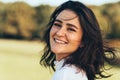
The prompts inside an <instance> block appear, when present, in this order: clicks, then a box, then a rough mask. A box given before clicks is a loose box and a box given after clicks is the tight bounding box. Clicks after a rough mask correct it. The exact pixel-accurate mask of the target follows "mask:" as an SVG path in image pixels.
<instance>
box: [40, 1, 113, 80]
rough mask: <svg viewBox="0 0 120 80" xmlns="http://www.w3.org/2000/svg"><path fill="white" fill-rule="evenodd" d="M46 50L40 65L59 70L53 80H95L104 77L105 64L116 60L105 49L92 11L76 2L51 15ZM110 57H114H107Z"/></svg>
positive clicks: (109, 50)
mask: <svg viewBox="0 0 120 80" xmlns="http://www.w3.org/2000/svg"><path fill="white" fill-rule="evenodd" d="M44 39H45V42H46V47H45V49H44V54H43V56H42V58H41V60H40V63H41V64H42V65H44V66H45V67H47V66H48V67H52V69H53V70H55V69H56V71H55V74H54V76H53V78H52V80H95V78H106V77H108V76H106V75H103V72H104V63H105V62H107V63H111V62H113V60H114V59H115V55H114V49H113V48H110V47H108V46H105V44H104V43H103V40H102V36H101V32H100V28H99V24H98V21H97V20H96V17H95V15H94V13H93V11H92V10H91V9H90V8H88V7H87V6H85V5H84V4H82V3H80V2H77V1H67V2H65V3H63V4H62V5H60V6H58V7H57V9H56V10H55V11H54V13H53V14H52V15H51V18H50V21H49V23H48V29H47V31H46V33H45V36H44ZM106 52H107V55H110V56H112V57H107V56H106Z"/></svg>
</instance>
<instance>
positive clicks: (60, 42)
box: [54, 38, 67, 44]
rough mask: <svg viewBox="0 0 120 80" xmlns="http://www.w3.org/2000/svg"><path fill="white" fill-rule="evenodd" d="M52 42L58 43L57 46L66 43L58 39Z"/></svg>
mask: <svg viewBox="0 0 120 80" xmlns="http://www.w3.org/2000/svg"><path fill="white" fill-rule="evenodd" d="M54 41H55V42H56V43H59V44H66V43H67V42H66V41H63V40H59V39H56V38H54Z"/></svg>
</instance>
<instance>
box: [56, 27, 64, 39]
mask: <svg viewBox="0 0 120 80" xmlns="http://www.w3.org/2000/svg"><path fill="white" fill-rule="evenodd" d="M65 34H66V30H65V28H64V27H61V28H60V29H59V30H58V31H57V33H56V35H57V36H58V37H61V36H65Z"/></svg>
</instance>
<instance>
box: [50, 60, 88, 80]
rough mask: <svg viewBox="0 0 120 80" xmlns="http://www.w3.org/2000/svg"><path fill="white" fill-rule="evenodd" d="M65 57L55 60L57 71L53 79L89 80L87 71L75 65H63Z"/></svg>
mask: <svg viewBox="0 0 120 80" xmlns="http://www.w3.org/2000/svg"><path fill="white" fill-rule="evenodd" d="M63 63H64V59H62V60H61V61H55V66H56V71H55V73H54V76H53V78H52V80H88V78H87V76H86V73H85V72H84V71H83V70H80V69H78V68H77V67H75V66H74V65H68V64H67V65H65V66H63Z"/></svg>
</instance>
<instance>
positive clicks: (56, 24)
mask: <svg viewBox="0 0 120 80" xmlns="http://www.w3.org/2000/svg"><path fill="white" fill-rule="evenodd" d="M53 25H54V26H56V27H61V24H58V23H54V24H53Z"/></svg>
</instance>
